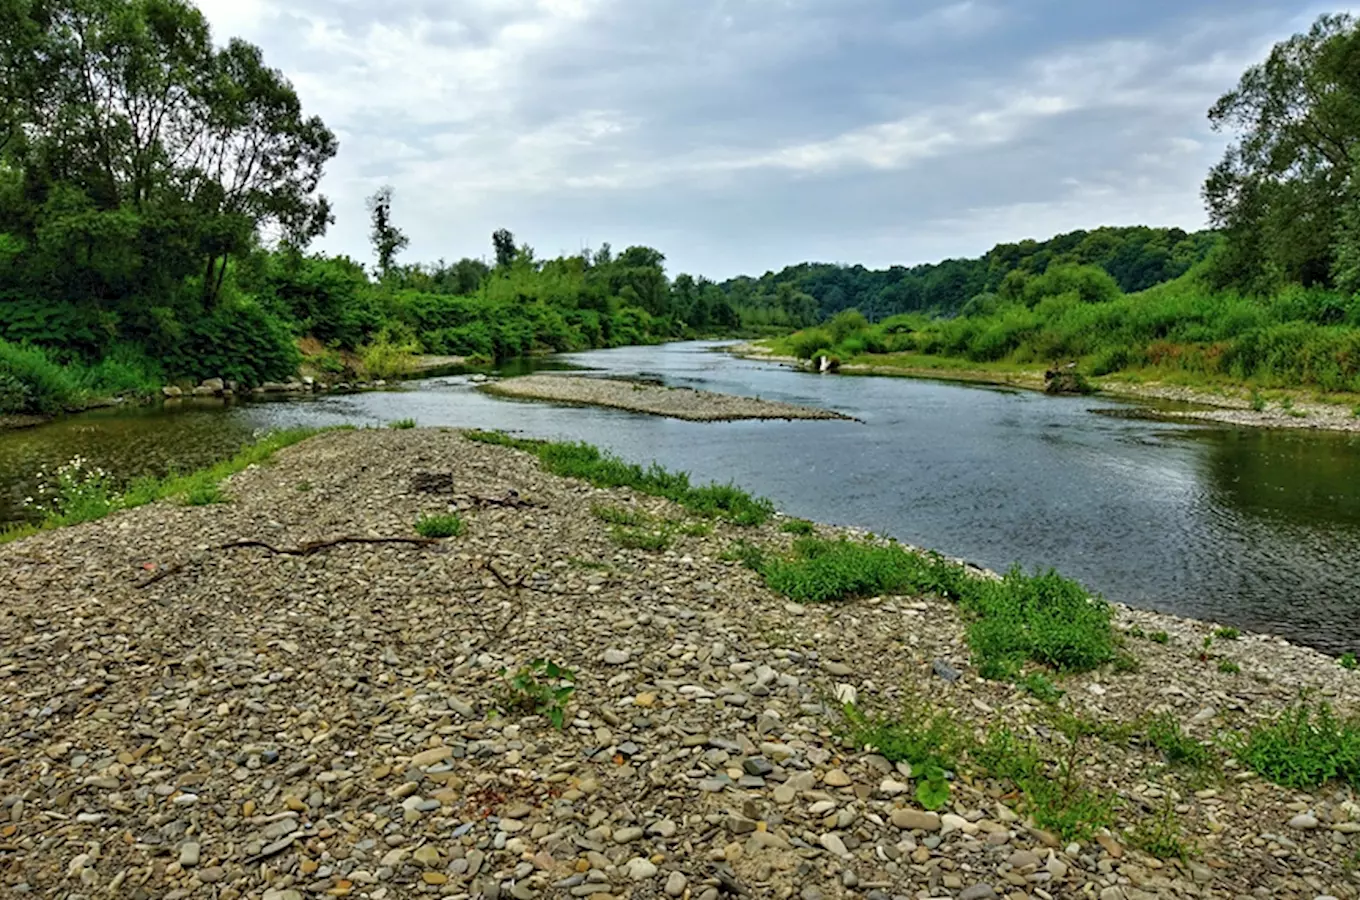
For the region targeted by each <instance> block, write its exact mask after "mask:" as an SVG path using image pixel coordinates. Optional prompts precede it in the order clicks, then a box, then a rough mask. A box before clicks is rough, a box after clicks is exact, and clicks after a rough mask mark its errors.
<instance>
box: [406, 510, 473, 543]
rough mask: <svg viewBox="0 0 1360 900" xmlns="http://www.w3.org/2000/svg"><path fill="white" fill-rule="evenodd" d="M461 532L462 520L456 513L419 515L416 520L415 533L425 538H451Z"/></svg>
mask: <svg viewBox="0 0 1360 900" xmlns="http://www.w3.org/2000/svg"><path fill="white" fill-rule="evenodd" d="M462 533H463V520H462V519H461V518H459V517H458V514H457V513H444V514H440V515H431V516H421V517H420V518H419V519H417V520H416V534H418V535H420V536H421V537H427V538H451V537H458V535H460V534H462Z"/></svg>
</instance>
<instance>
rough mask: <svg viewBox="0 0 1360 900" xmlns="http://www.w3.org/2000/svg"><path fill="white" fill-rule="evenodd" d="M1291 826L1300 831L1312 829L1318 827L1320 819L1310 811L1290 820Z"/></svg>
mask: <svg viewBox="0 0 1360 900" xmlns="http://www.w3.org/2000/svg"><path fill="white" fill-rule="evenodd" d="M1289 827H1290V828H1295V829H1298V830H1299V831H1312V830H1313V829H1315V828H1317V827H1318V820H1317V818H1316V817H1315V816H1313V815H1311V814H1309V813H1300V814H1299V815H1297V816H1295V817H1294V818H1292V819H1290V820H1289Z"/></svg>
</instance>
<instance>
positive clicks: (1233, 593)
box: [0, 343, 1360, 653]
mask: <svg viewBox="0 0 1360 900" xmlns="http://www.w3.org/2000/svg"><path fill="white" fill-rule="evenodd" d="M549 365H553V366H563V365H570V366H578V367H584V368H589V369H595V370H599V371H601V372H603V373H609V374H622V375H645V376H650V377H655V378H657V379H660V380H661V381H664V382H665V383H666V384H670V385H676V386H682V385H683V386H689V387H696V388H704V389H708V390H715V391H722V392H726V393H732V394H743V395H748V396H759V397H763V398H766V399H772V400H784V401H788V402H793V403H805V404H811V405H816V406H824V407H828V408H832V409H836V410H839V411H841V412H844V413H847V414H849V415H852V416H854V417H856V419H858V420H859V421H855V422H849V421H813V422H728V423H696V422H682V421H676V420H671V419H663V418H655V417H651V416H643V415H636V414H632V413H627V412H621V411H616V410H606V409H594V408H578V407H566V406H556V405H550V404H543V403H534V402H522V401H511V400H502V399H498V398H495V397H491V396H489V395H486V394H483V393H481V392H479V391H477V390H476V389H475V387H474V386H473V385H472V384H471V383H470V380H469V378H468V377H467V376H465V375H454V376H441V377H435V378H430V379H425V380H422V381H418V382H412V383H410V384H409V385H407V387H406V389H405V390H401V391H389V392H382V393H368V394H356V395H349V396H326V397H318V398H307V399H292V400H286V401H271V402H251V403H241V404H238V405H235V406H231V407H224V406H223V405H222V404H220V402H213V401H207V402H203V403H201V404H198V403H193V402H188V403H185V404H184V406H183V407H181V408H179V409H174V410H172V409H169V408H164V409H162V408H154V409H139V410H121V411H119V410H101V411H96V412H92V413H87V414H83V415H79V416H72V417H69V418H66V419H63V420H61V421H58V422H55V423H52V424H50V425H45V426H42V427H39V428H34V429H28V430H23V431H14V432H9V433H0V520H4V519H7V518H15V517H16V516H18V515H20V513H21V511H20V509H19V507H18V505H19V503H21V501H22V498H23V497H24V496H25V495H26V494H28V493H30V492H31V491H32V487H33V484H34V480H35V478H36V473H37V472H38V471H39V470H40V469H42V468H44V467H46V468H48V469H49V470H50V469H51V468H52V467H54V466H55V465H58V464H60V463H61V462H63V461H65V460H67V459H69V458H70V457H72V456H75V455H81V456H84V457H86V458H87V459H89V460H90V461H91V462H92V463H94V464H97V465H102V466H104V467H105V468H108V469H109V470H111V471H113V472H115V473H117V474H118V476H119V477H120V478H131V477H133V476H135V475H139V474H147V473H151V474H164V473H165V472H166V471H167V470H169V469H171V468H180V469H189V468H193V467H197V466H200V465H203V464H205V463H207V462H210V461H212V460H215V459H217V458H220V457H222V456H225V455H228V454H230V453H231V452H233V451H234V450H235V449H236V448H237V447H239V446H241V445H242V444H244V443H247V442H248V441H250V440H251V439H252V438H253V436H254V435H255V434H257V433H259V432H260V431H263V430H268V429H271V428H278V427H284V426H291V425H331V424H342V423H349V424H357V425H380V424H383V423H386V422H390V421H392V420H396V419H403V418H408V417H409V418H414V419H415V420H416V421H417V422H418V423H419V424H421V425H449V426H459V427H478V428H499V429H508V430H513V431H522V432H524V433H525V434H528V435H532V436H539V437H550V438H558V439H571V440H586V441H589V442H591V443H593V444H597V445H600V446H602V447H606V448H608V449H610V450H613V451H615V452H616V453H618V454H619V455H621V456H624V457H626V458H628V459H632V460H636V461H639V462H645V461H647V460H652V459H655V460H657V461H659V462H660V463H661V464H662V465H663V466H666V467H667V468H673V469H684V470H686V471H688V472H690V473H691V475H692V476H693V477H694V479H695V480H696V481H699V482H702V481H710V480H716V481H724V482H725V481H735V482H736V483H737V484H739V485H741V486H742V487H744V488H746V489H748V490H750V491H751V492H753V493H756V494H762V495H764V496H767V497H770V498H771V499H773V500H774V501H775V503H776V504H777V505H778V506H779V508H780V509H781V510H782V511H784V512H787V513H789V514H792V515H798V516H803V517H806V518H809V519H815V520H817V521H821V522H829V523H836V524H845V525H855V526H859V527H863V528H867V529H869V530H872V531H874V532H876V533H879V534H883V535H892V536H895V537H897V538H899V539H901V540H903V541H906V542H908V543H911V544H915V545H918V546H924V547H930V548H933V549H937V550H939V551H941V552H943V553H945V554H947V555H950V556H956V557H962V558H965V559H968V560H971V561H973V562H977V563H979V564H982V565H985V566H988V567H990V568H994V569H1004V568H1006V567H1008V566H1010V565H1012V564H1014V563H1019V564H1021V565H1024V566H1025V567H1027V568H1029V567H1035V566H1043V567H1048V566H1052V567H1054V568H1056V569H1058V570H1059V571H1061V572H1063V573H1064V574H1066V575H1069V576H1071V577H1074V578H1077V579H1079V580H1081V581H1082V582H1084V583H1085V584H1087V585H1088V586H1090V587H1091V588H1092V589H1094V590H1097V591H1100V592H1101V593H1103V594H1104V595H1105V596H1107V597H1109V598H1110V599H1112V600H1118V601H1122V602H1125V603H1129V604H1131V605H1134V606H1142V607H1146V608H1152V609H1158V610H1162V611H1165V612H1173V613H1178V614H1182V615H1188V616H1194V617H1197V618H1204V619H1211V620H1215V621H1218V622H1222V623H1225V624H1233V625H1236V626H1238V627H1241V628H1244V629H1248V630H1259V631H1268V632H1271V633H1275V634H1279V635H1282V636H1285V637H1288V638H1290V639H1291V640H1296V641H1299V642H1301V643H1307V644H1311V645H1314V646H1317V647H1321V648H1323V649H1326V650H1329V651H1332V652H1337V653H1340V652H1344V651H1347V650H1360V615H1357V613H1360V437H1357V436H1356V435H1347V434H1336V433H1326V432H1322V433H1312V432H1302V431H1268V430H1250V429H1234V428H1228V427H1220V426H1206V425H1188V424H1186V425H1182V424H1168V423H1163V422H1155V421H1148V420H1146V419H1141V418H1136V417H1130V416H1128V415H1127V413H1128V412H1129V411H1130V410H1131V407H1129V406H1127V405H1125V404H1121V403H1119V402H1115V401H1109V400H1103V399H1093V398H1089V397H1046V396H1043V395H1039V394H1033V393H1028V392H1016V391H1008V390H999V389H989V388H979V387H973V386H962V385H955V384H946V383H940V382H932V381H922V380H916V379H906V378H870V377H824V376H816V375H809V374H804V373H800V372H794V371H791V370H789V369H786V368H782V367H779V366H776V365H772V364H768V363H761V362H755V361H749V360H740V359H735V358H732V357H730V356H728V355H726V354H723V353H718V352H713V345H710V344H704V343H682V344H669V345H665V346H662V347H629V348H623V349H618V350H600V351H591V352H588V353H580V354H567V355H563V356H560V357H556V358H554V359H552V360H551V361H550V362H549Z"/></svg>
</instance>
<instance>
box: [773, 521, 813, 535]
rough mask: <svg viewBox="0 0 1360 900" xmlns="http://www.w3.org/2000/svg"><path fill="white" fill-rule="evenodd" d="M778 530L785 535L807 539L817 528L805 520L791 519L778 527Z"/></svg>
mask: <svg viewBox="0 0 1360 900" xmlns="http://www.w3.org/2000/svg"><path fill="white" fill-rule="evenodd" d="M779 530H780V531H782V532H784V533H785V534H796V535H798V536H800V537H807V536H808V535H810V534H812V533H813V532H815V531H816V530H817V527H816V526H815V525H813V524H812V523H811V522H809V521H807V520H806V519H791V520H789V521H788V522H785V523H784V524H783V525H780V526H779Z"/></svg>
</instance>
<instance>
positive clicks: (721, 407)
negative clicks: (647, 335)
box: [482, 375, 849, 422]
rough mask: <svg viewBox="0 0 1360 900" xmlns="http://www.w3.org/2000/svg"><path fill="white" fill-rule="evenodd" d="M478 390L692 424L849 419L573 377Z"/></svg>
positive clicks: (724, 397) (514, 380) (545, 377)
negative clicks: (762, 420) (637, 413)
mask: <svg viewBox="0 0 1360 900" xmlns="http://www.w3.org/2000/svg"><path fill="white" fill-rule="evenodd" d="M482 390H483V391H486V392H487V393H489V394H495V395H496V396H499V397H513V398H516V399H521V400H546V401H551V402H555V403H573V404H584V405H587V406H604V407H608V408H611V409H624V410H628V411H630V412H639V413H646V414H648V415H653V416H666V417H668V418H672V419H686V420H688V421H692V422H729V421H735V420H738V419H848V418H849V416H845V415H842V414H841V413H838V412H835V411H833V410H827V409H819V408H817V407H814V406H798V405H795V404H792V403H780V402H777V401H772V400H761V399H759V398H752V397H738V396H735V395H732V394H719V393H715V392H713V391H696V390H694V389H692V388H683V387H681V388H673V387H662V386H659V385H652V384H643V383H641V382H636V381H623V380H619V379H612V378H584V377H580V376H573V375H526V376H524V377H522V378H511V379H507V380H505V381H497V382H493V383H491V384H487V385H484V386H483V387H482Z"/></svg>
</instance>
